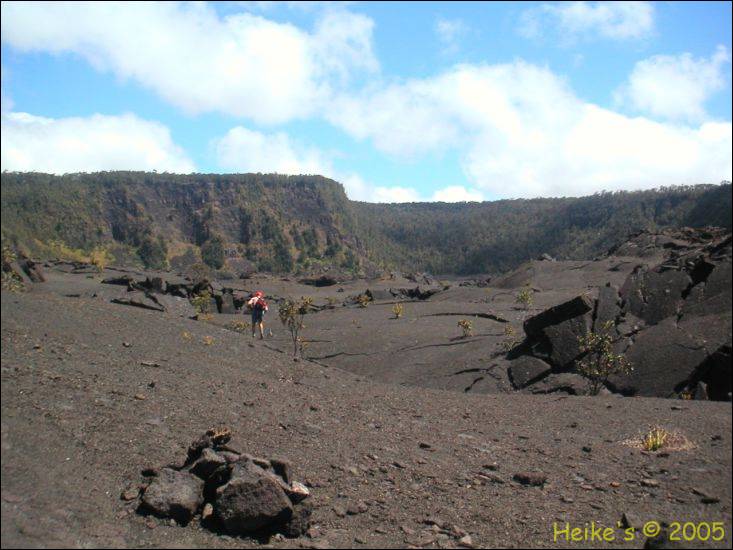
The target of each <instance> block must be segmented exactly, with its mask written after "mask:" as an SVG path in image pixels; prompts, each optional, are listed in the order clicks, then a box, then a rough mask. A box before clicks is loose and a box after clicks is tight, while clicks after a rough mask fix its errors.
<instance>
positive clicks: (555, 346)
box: [509, 229, 732, 400]
mask: <svg viewBox="0 0 733 550" xmlns="http://www.w3.org/2000/svg"><path fill="white" fill-rule="evenodd" d="M609 254H615V255H624V256H631V257H639V258H649V257H652V258H659V259H660V260H661V261H659V263H657V264H656V265H652V266H648V265H644V264H640V265H639V266H637V267H636V268H635V269H634V270H633V271H632V272H631V273H630V274H629V275H628V277H627V278H626V280H625V281H624V283H623V285H622V286H621V287H620V289H617V288H616V287H614V286H612V285H610V284H608V285H606V286H602V287H600V288H597V289H595V290H592V291H591V292H589V293H588V294H583V295H580V296H577V297H575V298H573V299H571V300H568V301H566V302H563V303H561V304H558V305H556V306H554V307H551V308H549V309H547V310H545V311H543V312H541V313H539V314H537V315H534V316H533V317H530V318H529V319H527V320H526V321H525V322H524V331H525V334H526V339H525V341H524V342H523V343H522V344H521V345H520V346H518V347H517V348H516V349H515V350H514V351H513V352H512V353H510V354H509V356H510V357H509V358H510V359H513V360H512V361H511V363H510V366H509V374H510V380H511V382H512V384H513V386H514V388H515V389H517V390H522V391H526V392H542V393H544V392H548V391H566V392H567V393H582V390H581V388H580V386H579V384H578V380H579V378H578V376H577V374H575V373H576V371H577V366H578V361H579V360H581V359H582V358H583V355H584V352H583V350H582V348H581V346H580V339H581V338H583V337H584V336H586V335H587V334H589V333H590V332H591V331H592V332H595V333H600V332H602V331H604V330H608V331H610V333H611V335H612V337H613V340H614V353H617V354H622V355H624V356H625V358H626V359H627V360H628V361H629V362H630V363H631V365H632V366H633V372H632V373H631V374H630V375H628V376H611V377H610V378H609V380H608V382H607V387H608V389H609V390H611V391H614V392H618V393H622V394H624V395H640V396H656V397H675V396H677V397H686V398H691V397H697V398H709V399H715V400H730V399H731V352H730V350H731V255H732V254H731V236H730V234H729V233H726V232H725V231H722V230H716V229H705V230H693V229H682V230H677V231H665V232H662V233H659V234H649V233H639V234H636V235H634V236H632V238H631V239H630V240H629V241H628V242H626V243H624V244H622V245H620V246H618V247H615V248H613V249H612V250H611V251H610V252H609ZM545 365H546V367H545ZM569 376H572V377H573V378H568V377H569Z"/></svg>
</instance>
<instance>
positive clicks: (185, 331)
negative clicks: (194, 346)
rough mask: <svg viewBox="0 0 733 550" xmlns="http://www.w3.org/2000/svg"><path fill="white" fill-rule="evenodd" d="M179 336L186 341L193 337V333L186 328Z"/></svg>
mask: <svg viewBox="0 0 733 550" xmlns="http://www.w3.org/2000/svg"><path fill="white" fill-rule="evenodd" d="M181 338H183V339H184V340H185V341H186V342H190V341H191V340H192V339H193V334H191V333H190V332H188V331H187V330H184V331H183V332H182V333H181Z"/></svg>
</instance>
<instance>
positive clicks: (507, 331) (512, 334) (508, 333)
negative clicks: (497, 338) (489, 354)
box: [499, 323, 518, 353]
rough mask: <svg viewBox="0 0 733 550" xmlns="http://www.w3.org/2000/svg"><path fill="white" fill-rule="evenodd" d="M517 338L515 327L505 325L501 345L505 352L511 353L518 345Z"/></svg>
mask: <svg viewBox="0 0 733 550" xmlns="http://www.w3.org/2000/svg"><path fill="white" fill-rule="evenodd" d="M517 342H518V340H517V336H516V331H515V330H514V327H512V326H511V325H510V324H508V323H507V324H506V325H504V339H503V340H502V341H501V343H500V344H499V345H500V346H501V349H502V350H504V352H506V353H509V352H510V351H511V350H512V349H514V346H516V345H517Z"/></svg>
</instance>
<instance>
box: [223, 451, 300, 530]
mask: <svg viewBox="0 0 733 550" xmlns="http://www.w3.org/2000/svg"><path fill="white" fill-rule="evenodd" d="M229 468H231V476H230V478H229V481H227V482H226V483H225V484H223V485H222V486H221V487H219V488H218V489H217V490H216V503H215V507H214V509H215V513H216V514H217V516H218V518H219V519H220V520H221V522H222V525H223V526H224V528H225V529H226V531H227V532H228V533H231V534H247V533H252V532H255V531H259V530H261V529H265V528H268V527H273V526H275V525H283V524H285V523H287V522H288V521H289V520H290V519H291V518H292V515H293V506H292V503H291V501H290V499H289V498H288V496H287V495H286V494H285V491H284V490H283V488H282V486H281V484H280V483H278V482H277V481H276V480H275V479H274V476H273V475H272V474H268V472H266V471H265V470H264V469H263V468H260V467H259V466H257V465H256V464H254V463H253V462H251V461H240V462H237V463H235V464H233V465H231V466H229Z"/></svg>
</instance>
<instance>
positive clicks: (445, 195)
mask: <svg viewBox="0 0 733 550" xmlns="http://www.w3.org/2000/svg"><path fill="white" fill-rule="evenodd" d="M430 200H432V201H437V202H481V201H483V200H484V195H483V193H481V191H478V190H476V189H466V188H465V187H463V186H462V185H452V186H449V187H446V188H444V189H439V190H438V191H436V192H435V193H433V196H432V197H431V199H430Z"/></svg>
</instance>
